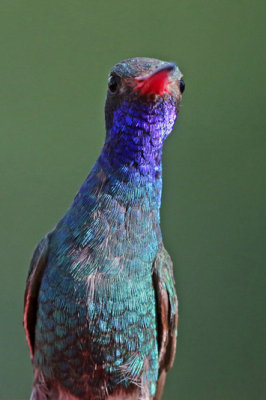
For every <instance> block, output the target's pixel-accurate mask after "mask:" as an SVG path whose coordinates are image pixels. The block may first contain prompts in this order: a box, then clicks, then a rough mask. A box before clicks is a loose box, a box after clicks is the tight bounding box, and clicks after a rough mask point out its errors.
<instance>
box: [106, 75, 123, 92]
mask: <svg viewBox="0 0 266 400" xmlns="http://www.w3.org/2000/svg"><path fill="white" fill-rule="evenodd" d="M119 82H120V77H119V76H118V75H111V76H110V77H109V79H108V87H109V90H110V92H112V93H115V92H116V91H117V88H118V85H119Z"/></svg>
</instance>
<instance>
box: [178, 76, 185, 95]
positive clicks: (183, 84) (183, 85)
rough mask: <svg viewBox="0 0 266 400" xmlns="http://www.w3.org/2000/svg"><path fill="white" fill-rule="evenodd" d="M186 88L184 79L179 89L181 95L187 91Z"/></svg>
mask: <svg viewBox="0 0 266 400" xmlns="http://www.w3.org/2000/svg"><path fill="white" fill-rule="evenodd" d="M185 87H186V85H185V82H184V81H183V79H181V80H180V82H179V89H180V92H181V93H183V92H184V91H185Z"/></svg>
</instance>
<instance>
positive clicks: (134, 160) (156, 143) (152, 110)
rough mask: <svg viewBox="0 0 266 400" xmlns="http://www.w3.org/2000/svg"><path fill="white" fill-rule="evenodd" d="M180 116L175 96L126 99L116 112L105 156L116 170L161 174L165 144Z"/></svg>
mask: <svg viewBox="0 0 266 400" xmlns="http://www.w3.org/2000/svg"><path fill="white" fill-rule="evenodd" d="M176 116H177V109H176V104H175V102H174V101H172V100H171V99H168V100H164V101H163V100H162V101H161V102H159V103H150V104H144V103H137V102H136V103H131V104H130V103H128V102H126V101H125V102H123V103H122V104H121V106H120V107H119V108H117V109H116V110H115V111H114V115H113V123H112V126H111V128H110V129H109V130H108V131H107V135H106V141H105V144H104V148H103V153H102V155H103V156H104V157H105V158H107V159H108V161H109V163H110V165H111V167H112V168H114V169H118V168H121V167H123V166H125V167H127V168H128V167H129V168H130V171H131V173H132V174H134V171H135V172H136V173H138V174H141V175H145V176H147V177H148V176H149V177H150V178H154V177H158V175H161V169H162V166H161V157H162V149H163V143H164V140H165V139H166V137H167V136H168V135H169V134H170V133H171V131H172V129H173V125H174V122H175V119H176Z"/></svg>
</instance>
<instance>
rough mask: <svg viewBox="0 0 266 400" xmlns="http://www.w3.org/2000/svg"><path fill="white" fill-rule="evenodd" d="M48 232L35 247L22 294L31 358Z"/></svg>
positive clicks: (46, 254)
mask: <svg viewBox="0 0 266 400" xmlns="http://www.w3.org/2000/svg"><path fill="white" fill-rule="evenodd" d="M48 244H49V234H48V235H46V236H45V238H44V239H42V240H41V241H40V243H39V244H38V246H37V247H36V249H35V251H34V253H33V256H32V259H31V263H30V269H29V274H28V278H27V282H26V289H25V295H24V320H23V324H24V329H25V332H26V338H27V342H28V346H29V349H30V354H31V358H32V357H33V354H34V340H35V325H36V317H37V308H38V295H39V289H40V285H41V280H42V276H43V272H44V269H45V266H46V262H47V256H48Z"/></svg>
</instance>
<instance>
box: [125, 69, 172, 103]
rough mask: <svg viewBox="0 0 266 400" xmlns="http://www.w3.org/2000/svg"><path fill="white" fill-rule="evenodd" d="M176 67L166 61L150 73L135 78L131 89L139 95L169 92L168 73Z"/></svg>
mask: <svg viewBox="0 0 266 400" xmlns="http://www.w3.org/2000/svg"><path fill="white" fill-rule="evenodd" d="M175 69H176V65H175V64H174V63H167V64H164V65H163V66H161V67H159V68H157V69H156V70H155V71H153V72H152V73H151V74H149V75H146V76H141V77H137V78H135V82H136V86H135V87H134V89H133V91H134V92H135V91H139V93H140V94H141V95H149V94H158V95H160V96H162V95H163V94H164V93H165V92H166V93H169V94H170V92H169V87H168V86H169V75H170V73H171V72H172V71H174V70H175Z"/></svg>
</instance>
